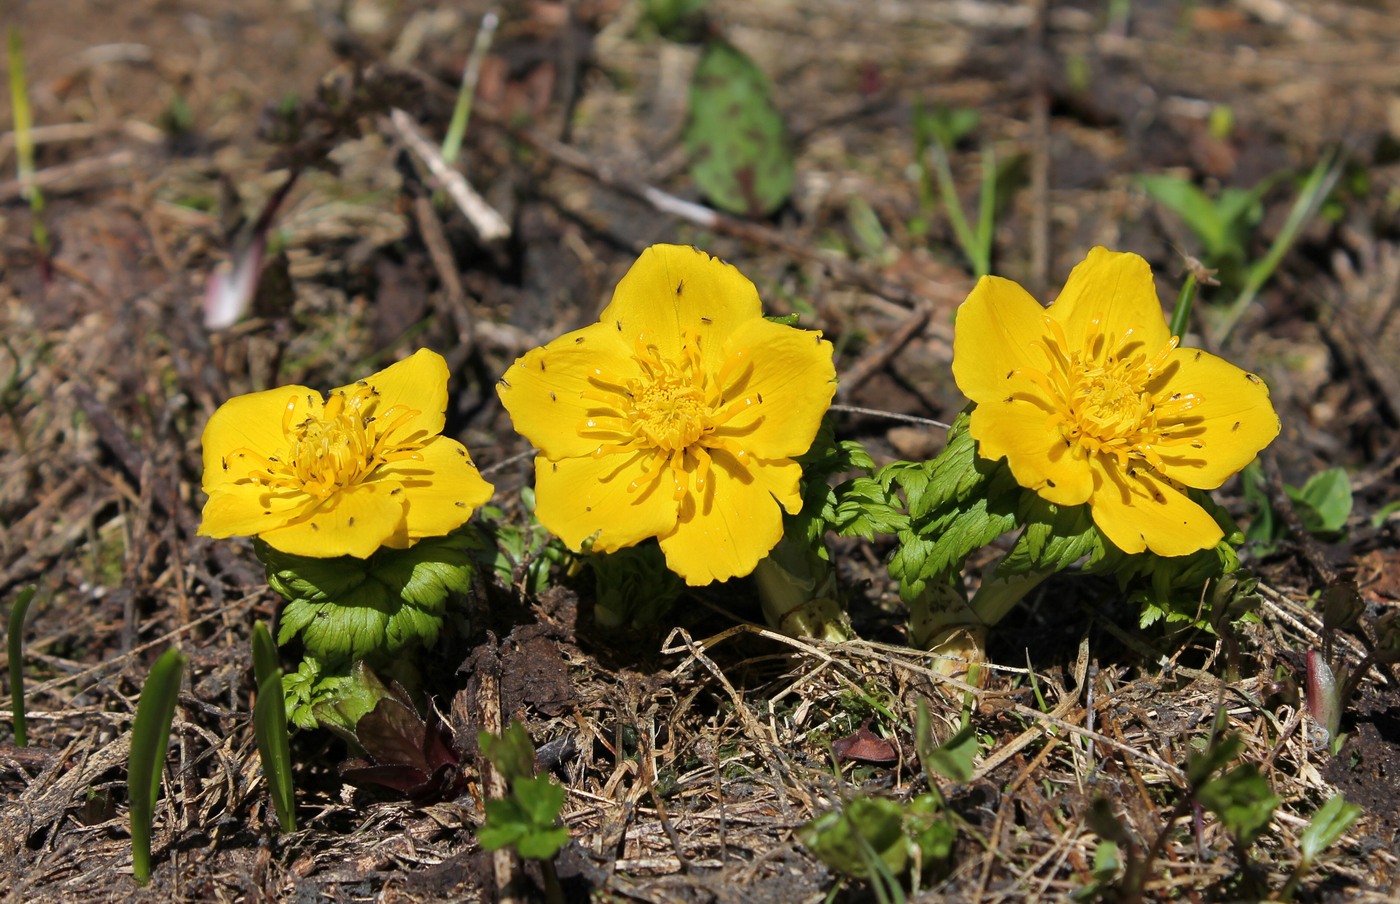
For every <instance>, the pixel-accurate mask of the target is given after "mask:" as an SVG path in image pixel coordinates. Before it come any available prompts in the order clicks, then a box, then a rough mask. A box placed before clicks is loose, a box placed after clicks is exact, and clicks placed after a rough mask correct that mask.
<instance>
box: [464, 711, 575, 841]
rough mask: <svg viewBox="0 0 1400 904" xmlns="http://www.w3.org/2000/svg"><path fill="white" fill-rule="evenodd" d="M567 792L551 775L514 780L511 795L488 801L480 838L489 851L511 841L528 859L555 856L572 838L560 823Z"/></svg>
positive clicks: (479, 833)
mask: <svg viewBox="0 0 1400 904" xmlns="http://www.w3.org/2000/svg"><path fill="white" fill-rule="evenodd" d="M488 737H489V735H488ZM564 796H565V791H564V788H563V787H562V786H560V785H559V784H557V783H555V782H554V781H553V780H551V779H550V778H549V777H548V776H544V775H542V776H539V777H537V778H527V779H521V780H519V781H514V782H512V783H511V791H510V796H508V797H506V798H504V799H502V800H488V801H487V802H486V824H485V825H483V826H482V827H481V829H480V831H478V832H477V841H479V842H480V843H481V846H482V847H483V848H485V849H486V850H488V851H494V850H498V849H500V848H503V847H506V846H507V845H511V846H514V847H515V850H516V853H518V854H519V855H520V856H522V857H524V858H526V859H529V860H550V859H552V858H553V857H554V855H555V854H557V853H559V849H560V848H561V847H563V846H564V845H565V844H567V843H568V841H569V830H568V828H567V827H565V826H561V825H559V814H560V812H561V811H562V809H563V807H564Z"/></svg>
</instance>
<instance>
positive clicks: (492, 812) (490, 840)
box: [476, 797, 530, 851]
mask: <svg viewBox="0 0 1400 904" xmlns="http://www.w3.org/2000/svg"><path fill="white" fill-rule="evenodd" d="M529 831H530V824H529V822H528V821H527V819H526V817H525V812H524V810H522V809H521V807H520V804H519V802H517V801H516V800H515V799H514V798H512V797H506V798H503V799H501V800H488V801H487V802H486V822H485V823H484V824H483V825H482V826H481V828H480V829H478V830H477V833H476V840H477V842H478V843H480V845H481V846H482V848H484V849H485V850H488V851H495V850H500V849H501V848H503V847H506V846H507V845H513V844H515V843H516V842H517V841H519V840H520V839H521V838H523V837H525V835H526V834H528V833H529Z"/></svg>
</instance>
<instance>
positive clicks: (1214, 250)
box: [1135, 173, 1226, 258]
mask: <svg viewBox="0 0 1400 904" xmlns="http://www.w3.org/2000/svg"><path fill="white" fill-rule="evenodd" d="M1135 181H1136V182H1137V183H1138V185H1141V186H1142V188H1143V190H1144V191H1146V192H1147V194H1148V196H1149V197H1151V198H1152V200H1154V201H1156V202H1157V203H1158V204H1161V205H1162V206H1163V207H1165V208H1167V209H1168V210H1170V211H1172V212H1173V213H1175V214H1176V215H1177V216H1179V217H1181V219H1182V220H1184V221H1185V223H1186V225H1187V227H1188V228H1190V230H1191V231H1192V232H1194V233H1195V234H1196V237H1197V238H1198V239H1200V240H1201V244H1202V245H1203V246H1204V247H1205V251H1206V256H1207V257H1210V258H1215V257H1219V256H1221V255H1222V254H1223V253H1225V251H1226V230H1225V222H1224V221H1223V220H1222V218H1221V216H1220V213H1219V212H1218V211H1217V210H1216V206H1215V204H1213V203H1212V202H1211V200H1210V198H1208V197H1207V196H1206V194H1205V192H1203V191H1201V190H1200V189H1199V188H1197V187H1196V186H1194V185H1192V184H1191V183H1190V181H1188V180H1186V179H1183V178H1181V177H1179V176H1170V175H1166V174H1163V173H1151V174H1144V175H1140V176H1138V177H1137V179H1136V180H1135Z"/></svg>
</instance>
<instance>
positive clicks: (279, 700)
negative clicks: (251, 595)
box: [253, 622, 297, 832]
mask: <svg viewBox="0 0 1400 904" xmlns="http://www.w3.org/2000/svg"><path fill="white" fill-rule="evenodd" d="M253 679H254V681H256V682H257V686H258V699H257V702H256V703H254V704H253V731H254V733H255V734H256V735H257V740H258V757H259V758H260V759H261V760H262V767H263V777H264V778H265V779H266V780H267V790H268V794H270V795H271V796H272V804H273V806H274V807H275V808H276V809H277V822H278V823H279V824H280V825H281V826H282V831H284V832H295V831H296V830H297V817H296V792H295V790H294V789H293V787H292V754H291V745H290V743H289V739H288V736H287V706H286V701H285V699H284V697H283V693H282V669H281V668H280V667H279V666H278V664H277V645H276V644H274V643H273V642H272V634H271V633H270V632H269V631H268V630H267V625H265V624H263V623H262V622H257V623H256V624H254V625H253Z"/></svg>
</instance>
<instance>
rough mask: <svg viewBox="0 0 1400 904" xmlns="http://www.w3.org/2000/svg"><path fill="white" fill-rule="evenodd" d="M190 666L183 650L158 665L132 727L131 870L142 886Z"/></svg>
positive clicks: (176, 650) (174, 649)
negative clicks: (183, 684) (173, 727)
mask: <svg viewBox="0 0 1400 904" xmlns="http://www.w3.org/2000/svg"><path fill="white" fill-rule="evenodd" d="M187 661H188V660H187V659H186V658H185V656H184V654H182V653H181V652H180V650H179V648H178V647H171V648H170V649H168V650H166V651H165V653H164V654H162V655H161V657H160V658H159V659H157V660H156V662H155V665H153V666H151V672H150V674H149V675H147V676H146V684H145V686H143V687H142V688H141V697H140V699H139V700H138V701H137V703H136V718H135V720H134V721H133V722H132V724H131V753H130V756H129V758H128V760H127V778H126V781H127V792H128V798H129V800H130V806H131V814H130V815H131V869H132V872H133V873H134V874H135V876H136V881H137V882H138V883H139V884H141V885H145V884H146V883H147V882H148V881H149V880H150V878H151V823H152V821H153V820H154V819H155V810H156V797H157V795H159V793H160V773H161V771H162V770H163V769H164V768H165V752H166V751H167V750H168V749H169V748H170V725H171V723H172V722H173V721H174V720H175V703H176V701H177V700H178V698H179V695H180V682H181V681H182V680H183V679H184V676H185V663H186V662H187Z"/></svg>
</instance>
